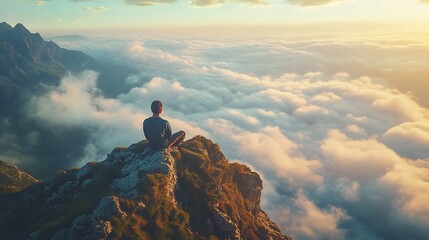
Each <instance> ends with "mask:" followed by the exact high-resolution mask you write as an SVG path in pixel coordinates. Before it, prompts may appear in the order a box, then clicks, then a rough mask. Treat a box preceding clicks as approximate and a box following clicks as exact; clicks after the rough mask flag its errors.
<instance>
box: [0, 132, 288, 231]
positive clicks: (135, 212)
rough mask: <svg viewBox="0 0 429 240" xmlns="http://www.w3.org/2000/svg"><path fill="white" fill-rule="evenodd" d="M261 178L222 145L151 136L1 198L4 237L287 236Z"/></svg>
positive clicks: (1, 221)
mask: <svg viewBox="0 0 429 240" xmlns="http://www.w3.org/2000/svg"><path fill="white" fill-rule="evenodd" d="M261 189H262V181H261V179H260V177H259V175H258V174H257V173H255V172H252V171H251V170H250V169H249V168H248V167H246V166H244V165H241V164H238V163H232V164H231V163H228V161H227V160H226V159H225V157H224V155H223V154H222V152H221V151H220V149H219V146H218V145H216V144H214V143H212V142H211V141H210V140H207V139H205V138H204V137H201V136H198V137H195V138H193V139H191V140H189V141H187V142H185V143H184V144H183V146H182V147H181V148H180V150H174V151H172V152H171V153H170V152H168V151H161V152H160V151H158V152H153V151H151V150H150V148H149V146H148V144H147V142H146V141H142V142H140V143H137V144H133V145H131V146H130V147H128V148H116V149H115V150H113V151H112V153H110V154H109V155H108V157H107V159H106V160H104V161H102V162H99V163H89V164H87V165H86V166H84V167H83V168H81V169H72V170H67V171H63V172H61V173H59V174H58V175H57V176H56V177H55V178H54V179H53V180H52V181H47V182H41V183H38V184H35V185H33V186H32V187H30V188H29V189H27V190H25V191H24V192H21V193H17V194H15V195H8V196H6V197H2V198H1V197H0V232H1V233H2V234H3V235H4V237H5V238H6V239H27V238H29V239H290V238H289V237H287V236H284V235H283V234H282V233H281V231H280V230H279V228H278V227H277V225H276V224H275V223H273V222H272V221H271V220H270V219H269V217H268V216H267V214H266V213H265V212H264V211H262V210H261V208H260V206H259V204H260V196H261Z"/></svg>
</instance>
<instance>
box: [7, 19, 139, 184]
mask: <svg viewBox="0 0 429 240" xmlns="http://www.w3.org/2000/svg"><path fill="white" fill-rule="evenodd" d="M84 70H93V71H96V72H97V73H99V77H98V81H97V87H98V88H99V89H101V90H102V92H103V94H104V95H105V96H106V97H116V96H117V95H118V94H120V93H122V92H125V91H127V88H128V87H129V85H127V84H126V83H125V79H126V78H127V77H128V76H130V75H132V74H133V68H132V66H125V67H124V66H122V65H115V63H112V62H106V61H101V62H99V61H97V60H95V59H94V58H92V57H91V56H89V55H87V54H85V53H83V52H80V51H75V50H67V49H64V48H61V47H59V46H58V45H57V44H56V43H54V42H52V41H45V40H44V39H43V38H42V36H41V35H40V34H39V33H31V32H30V31H29V30H28V29H26V28H25V27H24V25H23V24H20V23H19V24H16V26H15V27H12V26H10V25H9V24H7V23H5V22H3V23H0V119H1V121H0V143H2V144H0V159H11V160H13V161H14V162H16V163H17V165H18V166H19V167H21V168H22V169H24V170H26V171H28V172H30V173H31V174H32V175H34V176H36V177H37V178H39V179H44V178H48V177H49V176H52V174H54V173H55V172H57V171H58V170H60V169H64V168H68V167H70V166H71V165H70V164H72V163H71V160H75V159H79V157H80V156H81V154H82V151H81V150H82V149H83V148H84V147H85V146H86V144H87V143H88V141H89V135H88V129H86V128H84V127H80V126H76V127H72V128H70V127H69V128H66V127H62V126H59V125H57V126H52V124H47V123H45V122H43V121H42V120H40V119H35V118H34V116H32V115H31V114H30V113H29V112H30V111H29V110H31V109H30V108H31V104H30V103H31V101H32V100H33V99H34V98H35V97H37V96H39V95H41V94H46V93H47V92H48V91H49V90H50V89H52V87H55V86H58V85H59V83H60V81H61V79H62V78H63V77H65V76H66V75H67V74H69V73H70V74H79V73H81V72H82V71H84ZM59 133H60V134H61V138H58V134H59ZM31 136H33V137H31ZM34 140H37V141H34ZM52 149H55V151H52ZM48 152H49V154H47V153H48Z"/></svg>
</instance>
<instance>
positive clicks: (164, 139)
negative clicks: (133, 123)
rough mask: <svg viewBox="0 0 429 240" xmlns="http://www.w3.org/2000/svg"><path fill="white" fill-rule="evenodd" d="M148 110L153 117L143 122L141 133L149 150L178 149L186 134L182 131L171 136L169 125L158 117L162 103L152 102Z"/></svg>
mask: <svg viewBox="0 0 429 240" xmlns="http://www.w3.org/2000/svg"><path fill="white" fill-rule="evenodd" d="M150 108H151V110H152V113H153V115H152V117H149V118H147V119H146V120H144V122H143V132H144V135H145V137H146V139H147V140H148V141H149V143H150V146H151V148H152V149H153V150H161V149H164V148H171V147H178V146H179V145H180V144H182V142H183V140H184V139H185V135H186V133H185V132H184V131H179V132H177V133H175V134H173V135H171V126H170V123H169V122H168V121H167V120H165V119H162V118H161V117H160V116H159V115H160V114H161V113H162V102H161V101H159V100H155V101H153V102H152V104H151V106H150Z"/></svg>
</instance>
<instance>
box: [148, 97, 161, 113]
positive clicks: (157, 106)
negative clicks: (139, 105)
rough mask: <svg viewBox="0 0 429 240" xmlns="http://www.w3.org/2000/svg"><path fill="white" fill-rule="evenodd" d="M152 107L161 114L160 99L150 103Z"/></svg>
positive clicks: (153, 111)
mask: <svg viewBox="0 0 429 240" xmlns="http://www.w3.org/2000/svg"><path fill="white" fill-rule="evenodd" d="M150 109H151V110H152V113H154V114H160V113H161V112H162V102H161V101H159V100H155V101H153V102H152V104H151V105H150Z"/></svg>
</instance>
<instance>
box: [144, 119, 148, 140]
mask: <svg viewBox="0 0 429 240" xmlns="http://www.w3.org/2000/svg"><path fill="white" fill-rule="evenodd" d="M146 122H147V121H146V120H144V121H143V133H144V137H145V138H146V139H147V140H149V139H148V138H147V134H146V133H147V131H148V129H147V128H148V127H147V124H146Z"/></svg>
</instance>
